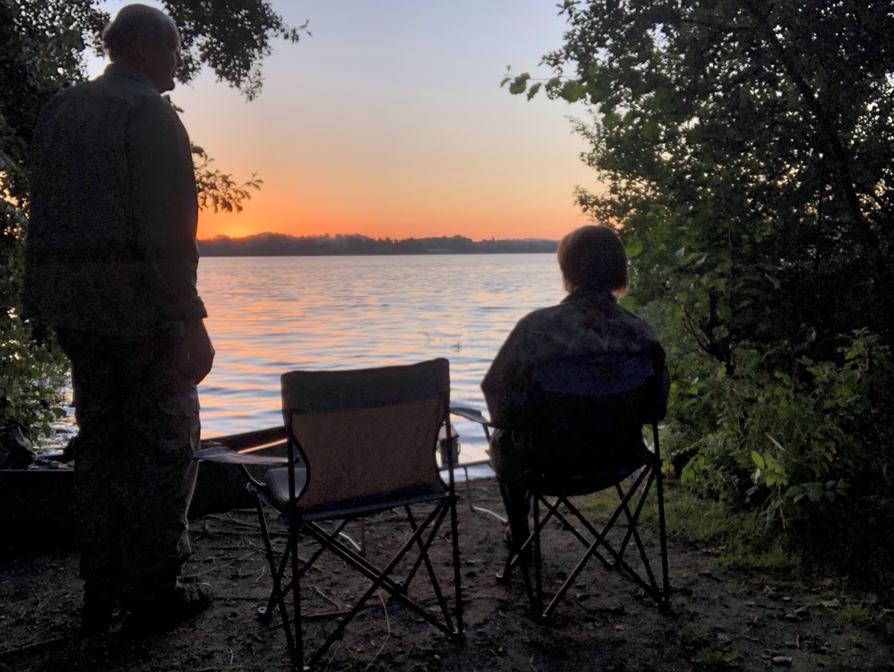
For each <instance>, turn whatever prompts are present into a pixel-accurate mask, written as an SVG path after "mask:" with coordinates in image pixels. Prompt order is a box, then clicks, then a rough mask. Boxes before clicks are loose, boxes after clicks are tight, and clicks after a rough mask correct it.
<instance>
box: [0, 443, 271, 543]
mask: <svg viewBox="0 0 894 672" xmlns="http://www.w3.org/2000/svg"><path fill="white" fill-rule="evenodd" d="M4 431H5V428H4ZM4 436H5V435H4ZM23 436H24V435H23ZM26 441H27V439H26ZM211 442H216V443H220V444H223V445H226V446H228V447H229V448H231V449H233V450H236V451H239V452H258V453H259V454H265V455H276V454H285V452H284V451H285V429H283V428H281V427H273V428H270V429H265V430H260V431H257V432H247V433H244V434H236V435H232V436H222V437H216V438H214V439H212V440H209V441H203V442H202V443H203V445H207V444H209V443H211ZM4 445H5V444H4ZM28 455H29V457H30V459H29V460H28V462H20V463H17V464H21V466H16V467H14V468H8V467H7V468H0V555H2V554H8V553H10V552H12V551H21V550H26V549H34V548H44V549H45V548H58V547H61V546H71V545H72V544H73V543H74V539H75V531H76V529H75V526H76V524H77V515H76V510H75V504H74V469H73V467H72V466H71V464H66V463H64V462H62V461H61V460H59V459H58V457H61V455H60V456H55V457H51V458H50V459H43V460H38V461H37V464H33V455H32V454H31V452H30V450H29V451H28ZM29 465H30V468H28V467H29ZM254 502H255V500H254V498H253V497H252V496H251V495H250V494H249V492H248V491H247V490H246V488H245V478H244V476H243V474H242V471H241V469H240V468H239V467H237V466H234V465H227V464H213V463H205V464H202V465H201V467H200V468H199V477H198V481H197V482H196V490H195V494H194V495H193V500H192V505H191V506H190V509H189V516H190V518H196V517H199V516H204V515H206V514H209V513H219V512H223V511H230V510H232V509H239V508H248V507H253V506H254Z"/></svg>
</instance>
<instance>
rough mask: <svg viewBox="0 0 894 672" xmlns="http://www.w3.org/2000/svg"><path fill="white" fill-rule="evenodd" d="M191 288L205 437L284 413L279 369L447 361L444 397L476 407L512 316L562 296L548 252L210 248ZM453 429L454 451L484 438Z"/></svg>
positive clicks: (475, 454)
mask: <svg viewBox="0 0 894 672" xmlns="http://www.w3.org/2000/svg"><path fill="white" fill-rule="evenodd" d="M199 291H200V292H201V294H202V298H203V299H204V301H205V305H206V306H207V308H208V314H209V318H208V330H209V332H210V333H211V337H212V339H213V340H214V343H215V347H216V349H217V356H216V359H215V363H214V370H213V371H212V372H211V375H209V376H208V378H207V379H206V380H205V382H204V383H203V384H202V386H201V388H200V393H201V401H202V427H203V435H204V436H220V435H224V434H234V433H237V432H244V431H250V430H253V429H261V428H263V427H268V426H271V425H275V424H278V423H280V422H282V415H281V412H280V406H279V404H280V389H279V376H280V374H281V373H283V372H284V371H287V370H290V369H299V368H303V369H317V370H337V369H347V368H362V367H372V366H384V365H388V364H407V363H411V362H417V361H421V360H424V359H431V358H433V357H446V358H447V359H449V360H450V376H451V397H452V400H453V402H454V403H461V404H464V405H468V406H477V407H480V408H483V406H484V400H483V399H482V396H481V390H480V388H479V385H480V383H481V378H482V377H483V376H484V373H485V372H486V371H487V367H488V366H489V364H490V362H491V360H492V359H493V357H494V355H495V354H496V352H497V350H498V349H499V347H500V345H501V344H502V342H503V340H504V339H505V338H506V335H507V334H508V333H509V331H510V330H511V329H512V327H513V326H515V323H516V322H517V321H518V319H519V318H520V317H522V316H523V315H524V314H526V313H527V312H529V311H531V310H533V309H534V308H539V307H542V306H547V305H551V304H554V303H556V302H558V301H559V300H561V298H562V296H563V292H562V284H561V277H560V275H559V270H558V267H557V265H556V262H555V257H554V256H553V255H551V254H532V255H509V254H506V255H476V256H466V255H437V256H388V257H234V258H225V257H209V258H205V259H202V261H201V263H200V264H199ZM457 427H458V429H459V431H460V434H461V442H462V444H463V453H462V459H463V460H464V461H471V460H476V459H483V458H484V456H485V454H484V448H485V444H484V438H483V436H482V434H481V431H480V429H479V428H477V427H476V426H475V425H473V424H472V423H469V422H466V421H458V422H457Z"/></svg>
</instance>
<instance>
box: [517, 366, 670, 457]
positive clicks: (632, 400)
mask: <svg viewBox="0 0 894 672" xmlns="http://www.w3.org/2000/svg"><path fill="white" fill-rule="evenodd" d="M532 377H533V382H534V386H533V387H534V390H533V402H534V403H533V408H534V409H535V410H534V411H533V413H532V417H531V423H532V427H533V430H534V441H535V443H536V445H538V446H541V447H543V448H547V447H548V448H549V449H548V451H539V452H541V453H542V454H543V457H544V458H545V462H544V464H543V465H542V467H543V469H544V470H557V469H558V470H567V469H569V468H571V465H574V466H577V467H579V468H598V467H599V466H607V465H623V464H630V463H636V462H641V461H642V459H643V457H644V456H645V453H644V452H643V451H644V450H645V449H644V447H643V442H642V433H641V430H642V426H643V424H645V423H647V422H651V421H652V420H655V419H657V417H656V416H659V417H660V416H662V415H663V413H664V404H665V399H666V375H665V371H664V360H663V353H661V352H660V349H659V350H656V351H655V352H652V353H603V354H598V355H594V356H588V357H572V358H559V359H552V360H549V361H546V362H543V363H541V364H540V365H539V366H537V367H536V368H535V369H534V371H533V375H532Z"/></svg>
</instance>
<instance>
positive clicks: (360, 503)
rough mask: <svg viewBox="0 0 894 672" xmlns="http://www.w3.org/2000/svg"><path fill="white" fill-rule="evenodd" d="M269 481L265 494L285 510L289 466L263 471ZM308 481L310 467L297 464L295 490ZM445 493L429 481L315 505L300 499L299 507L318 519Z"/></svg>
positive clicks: (431, 498)
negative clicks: (428, 483)
mask: <svg viewBox="0 0 894 672" xmlns="http://www.w3.org/2000/svg"><path fill="white" fill-rule="evenodd" d="M264 482H265V484H266V489H265V494H266V495H267V497H268V498H270V500H271V503H272V504H273V505H274V506H276V507H277V508H280V509H282V510H284V509H285V507H286V503H287V502H288V501H289V470H288V469H270V470H269V471H268V472H267V473H266V474H265V475H264ZM306 484H307V469H306V468H304V467H296V468H295V492H297V493H299V497H300V493H301V491H302V490H304V487H305V485H306ZM443 497H444V488H435V487H430V486H428V485H422V486H415V487H411V488H405V489H404V490H401V491H396V492H391V493H389V494H388V495H387V496H385V497H383V496H381V495H368V496H365V497H351V498H349V499H342V500H337V501H331V502H326V503H325V504H318V505H316V506H311V507H307V506H303V505H302V504H301V500H300V499H299V500H298V511H299V512H300V513H301V515H302V517H304V518H305V519H307V520H314V519H316V520H319V519H322V518H325V517H328V516H338V517H347V516H355V515H361V514H367V513H373V512H376V511H385V510H387V509H393V508H395V507H398V506H407V505H415V504H422V503H425V502H428V501H432V502H433V501H437V500H439V499H442V498H443Z"/></svg>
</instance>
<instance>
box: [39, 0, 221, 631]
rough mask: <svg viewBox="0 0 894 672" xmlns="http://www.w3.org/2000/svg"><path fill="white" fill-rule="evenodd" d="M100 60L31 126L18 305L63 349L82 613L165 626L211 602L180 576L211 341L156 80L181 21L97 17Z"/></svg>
mask: <svg viewBox="0 0 894 672" xmlns="http://www.w3.org/2000/svg"><path fill="white" fill-rule="evenodd" d="M102 37H103V44H104V46H105V49H106V51H107V52H108V55H109V57H110V59H111V61H112V62H111V64H110V65H109V66H108V67H107V68H106V70H105V72H104V73H103V75H102V76H100V77H98V78H97V79H95V80H93V81H90V82H86V83H83V84H79V85H77V86H74V87H72V88H69V89H66V90H64V91H63V92H61V93H60V94H58V95H57V96H55V97H54V98H53V99H52V100H51V101H50V102H49V103H48V104H47V105H46V107H45V108H44V109H43V111H42V113H41V117H40V121H39V122H38V127H37V129H36V132H35V147H34V160H33V188H32V203H31V222H30V226H29V232H28V247H27V268H26V280H25V282H26V287H25V310H26V314H27V315H28V316H30V317H31V318H32V319H34V320H35V321H38V322H41V323H44V324H47V325H49V326H51V327H53V328H54V329H55V331H56V333H57V335H58V337H59V343H60V345H61V346H62V349H63V350H64V352H65V354H66V355H67V356H68V357H69V359H70V360H71V365H72V384H73V388H74V405H75V417H76V419H77V422H78V426H79V428H80V429H79V433H78V436H77V440H76V444H75V451H74V452H75V477H76V478H75V490H76V500H77V505H78V511H79V536H80V550H81V576H82V577H83V579H84V609H83V612H82V625H83V627H84V628H85V629H87V630H93V631H96V630H102V629H104V628H106V627H107V626H108V625H110V623H111V622H112V620H113V617H114V615H115V613H116V611H117V610H118V609H119V608H121V610H122V612H124V613H126V614H127V618H128V620H129V622H130V623H131V624H132V625H134V626H135V627H152V628H164V627H169V626H172V625H174V624H175V623H177V622H179V621H182V620H183V619H185V618H187V617H189V616H191V615H193V614H196V613H198V612H199V611H201V610H202V609H204V608H205V607H207V606H208V604H209V603H210V598H209V596H208V595H207V594H206V593H205V592H204V591H203V590H201V589H200V588H198V586H196V585H181V584H180V583H179V581H178V577H179V574H180V568H181V565H182V564H183V562H184V561H185V560H186V558H187V557H188V555H189V553H190V547H189V537H188V534H187V522H186V512H187V509H188V508H189V502H190V499H191V498H192V492H193V487H194V485H195V477H196V466H195V463H194V462H193V461H192V459H191V456H192V451H193V449H194V448H196V447H197V443H198V440H199V406H198V395H197V392H196V385H197V384H198V383H199V382H201V380H202V379H203V378H204V377H205V376H206V375H207V374H208V372H209V371H210V370H211V365H212V361H213V359H214V349H213V347H212V346H211V341H210V340H209V338H208V333H207V331H206V330H205V326H204V322H203V318H204V317H206V312H205V307H204V305H203V304H202V300H201V298H200V297H199V295H198V293H197V291H196V266H197V264H198V252H197V248H196V242H195V235H196V219H197V212H198V207H197V200H196V184H195V177H194V173H193V165H192V154H191V148H190V143H189V138H188V136H187V134H186V130H185V129H184V127H183V125H182V124H181V122H180V119H179V118H178V116H177V113H176V112H175V111H174V108H173V107H172V106H171V104H170V103H169V102H168V101H167V100H166V99H165V98H163V97H162V95H161V94H162V93H164V92H165V91H170V90H171V89H173V88H174V76H175V74H176V72H177V69H178V68H179V67H180V66H181V65H182V60H181V57H180V35H179V33H178V31H177V27H176V25H175V24H174V22H173V21H172V20H171V19H170V18H169V17H168V16H167V15H165V14H164V13H162V12H160V11H159V10H157V9H154V8H152V7H148V6H146V5H138V4H135V5H128V6H126V7H124V8H123V9H121V11H120V12H119V13H118V15H117V16H116V17H115V19H114V21H112V22H111V23H110V24H109V25H108V26H107V27H106V29H105V31H104V32H103V36H102Z"/></svg>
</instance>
